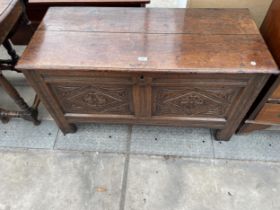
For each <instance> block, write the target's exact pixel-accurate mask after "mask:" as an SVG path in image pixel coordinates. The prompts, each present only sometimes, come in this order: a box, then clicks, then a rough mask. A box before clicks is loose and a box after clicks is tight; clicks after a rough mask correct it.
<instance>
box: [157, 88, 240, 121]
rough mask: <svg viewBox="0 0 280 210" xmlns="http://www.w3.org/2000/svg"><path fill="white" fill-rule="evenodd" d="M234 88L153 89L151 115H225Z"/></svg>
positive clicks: (231, 99) (235, 90) (232, 97)
mask: <svg viewBox="0 0 280 210" xmlns="http://www.w3.org/2000/svg"><path fill="white" fill-rule="evenodd" d="M237 93H238V90H237V89H236V88H235V89H231V88H228V89H207V90H206V89H197V88H194V89H191V88H189V89H188V88H182V87H177V88H176V87H174V88H159V87H156V88H155V89H154V92H153V95H154V100H153V115H181V116H191V117H225V116H226V113H227V110H228V108H229V107H230V105H231V103H232V102H233V100H234V98H235V97H236V95H237Z"/></svg>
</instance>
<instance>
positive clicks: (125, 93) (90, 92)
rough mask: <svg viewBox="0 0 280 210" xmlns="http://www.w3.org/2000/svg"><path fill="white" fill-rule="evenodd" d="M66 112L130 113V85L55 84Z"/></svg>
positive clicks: (55, 89) (54, 87) (55, 90)
mask: <svg viewBox="0 0 280 210" xmlns="http://www.w3.org/2000/svg"><path fill="white" fill-rule="evenodd" d="M52 89H53V90H54V92H55V93H56V94H57V96H58V97H59V100H60V101H62V105H63V109H64V111H65V112H70V113H73V112H74V113H97V114H99V113H102V114H106V113H107V114H130V113H131V110H130V106H129V102H130V100H131V99H130V98H131V91H130V88H129V87H105V86H104V87H100V86H99V87H95V86H92V85H87V86H61V85H60V86H53V87H52Z"/></svg>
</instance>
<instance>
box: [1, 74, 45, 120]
mask: <svg viewBox="0 0 280 210" xmlns="http://www.w3.org/2000/svg"><path fill="white" fill-rule="evenodd" d="M0 85H1V86H2V87H3V88H4V90H5V91H6V92H7V94H8V95H9V96H10V97H11V98H12V99H13V100H14V102H15V103H16V104H17V105H18V106H19V107H20V109H21V110H22V112H7V111H5V112H4V111H3V109H1V111H2V112H0V113H2V114H1V116H0V117H1V120H2V121H4V122H6V121H7V120H8V119H9V117H22V118H23V119H25V120H28V121H32V122H33V123H34V125H39V124H40V121H39V120H38V110H37V108H36V107H35V108H31V107H29V106H28V104H27V103H26V102H25V101H24V99H23V98H22V97H21V96H20V95H19V93H18V92H17V90H16V89H15V88H14V87H13V86H12V85H11V84H10V82H9V81H8V80H7V79H6V78H5V77H4V76H3V74H2V72H0ZM37 107H38V106H37Z"/></svg>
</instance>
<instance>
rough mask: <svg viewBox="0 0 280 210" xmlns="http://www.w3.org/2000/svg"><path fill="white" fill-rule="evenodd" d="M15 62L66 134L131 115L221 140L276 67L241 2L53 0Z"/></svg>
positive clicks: (136, 120) (141, 120)
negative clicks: (175, 4)
mask: <svg viewBox="0 0 280 210" xmlns="http://www.w3.org/2000/svg"><path fill="white" fill-rule="evenodd" d="M17 68H18V69H20V70H22V71H23V73H24V74H25V76H26V78H27V79H28V80H29V82H30V84H31V85H32V86H33V88H34V89H35V90H36V92H37V93H38V95H39V96H40V98H41V100H42V101H43V103H44V105H45V106H46V108H47V109H48V111H49V112H50V114H51V115H52V117H53V118H54V119H55V121H56V123H57V124H58V126H59V127H60V129H61V130H62V131H63V132H64V133H65V134H66V133H69V132H75V131H76V126H75V124H74V123H78V122H79V123H80V122H108V123H137V124H156V125H176V126H192V127H208V128H214V129H217V132H216V138H217V139H219V140H228V139H229V138H230V137H231V136H232V135H233V134H234V133H235V131H236V130H237V128H238V126H239V125H240V123H241V121H242V120H243V118H244V116H245V114H246V113H247V111H248V109H249V107H250V106H251V105H252V103H253V101H254V100H255V98H256V97H257V95H258V94H259V92H260V90H261V89H262V87H263V85H264V83H265V82H266V81H267V79H268V77H269V76H270V75H271V74H278V73H279V72H278V70H277V66H276V64H275V62H274V60H273V58H272V56H271V54H270V53H269V51H268V49H267V47H266V45H265V43H264V41H263V39H262V37H261V35H260V34H259V31H258V29H257V27H256V25H255V23H254V21H253V20H252V19H251V17H250V14H249V12H248V10H247V9H146V8H82V7H81V8H79V7H75V8H51V9H50V10H49V11H48V12H47V14H46V16H45V18H44V19H43V21H42V23H41V24H40V26H39V28H38V30H37V32H36V33H35V35H34V36H33V38H32V40H31V43H30V44H29V45H28V47H27V48H26V50H25V52H24V54H23V55H22V57H21V60H20V62H19V63H18V65H17Z"/></svg>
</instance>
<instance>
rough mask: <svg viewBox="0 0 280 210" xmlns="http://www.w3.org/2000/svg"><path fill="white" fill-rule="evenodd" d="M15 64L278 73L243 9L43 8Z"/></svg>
mask: <svg viewBox="0 0 280 210" xmlns="http://www.w3.org/2000/svg"><path fill="white" fill-rule="evenodd" d="M17 68H19V69H26V70H28V69H33V70H36V69H44V70H62V69H67V70H83V69H84V70H110V71H152V72H154V71H163V72H207V73H278V70H277V66H276V64H275V62H274V60H273V59H272V57H271V55H270V53H269V51H268V49H267V47H266V45H265V43H264V41H263V39H262V37H261V36H260V34H259V31H258V29H257V27H256V25H255V23H254V21H253V20H252V19H251V17H250V14H249V11H248V10H247V9H145V8H82V7H81V8H79V7H78V8H77V7H72V8H61V7H59V8H51V9H50V10H49V11H48V13H47V15H46V17H45V18H44V20H43V22H42V23H41V25H40V27H39V29H38V31H37V32H36V33H35V35H34V37H33V39H32V41H31V43H30V44H29V45H28V47H27V49H26V50H25V52H24V54H23V56H22V58H21V60H20V62H19V64H18V66H17Z"/></svg>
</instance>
